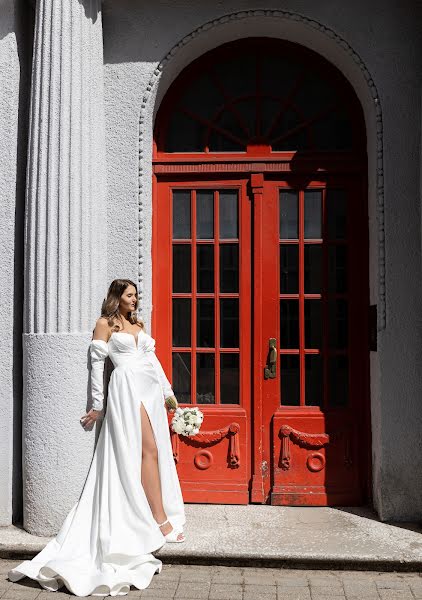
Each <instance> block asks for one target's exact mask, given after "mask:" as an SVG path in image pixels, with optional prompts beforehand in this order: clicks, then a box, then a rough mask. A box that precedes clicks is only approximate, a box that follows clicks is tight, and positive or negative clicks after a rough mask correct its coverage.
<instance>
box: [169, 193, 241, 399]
mask: <svg viewBox="0 0 422 600" xmlns="http://www.w3.org/2000/svg"><path fill="white" fill-rule="evenodd" d="M172 194H173V195H172V199H173V203H172V215H173V265H172V267H173V293H172V327H173V379H174V381H175V382H176V383H175V385H177V386H179V387H178V388H177V389H178V393H179V395H180V401H181V402H186V403H198V404H239V403H240V294H239V288H240V277H241V273H240V272H239V255H240V242H241V240H240V239H239V237H238V236H239V191H238V189H233V188H227V189H214V188H203V189H201V188H199V189H191V190H186V189H183V190H182V189H174V190H173V192H172ZM182 240H183V242H182ZM217 267H218V271H217ZM226 348H227V349H230V352H227V351H224V352H222V351H221V350H223V349H226ZM174 391H175V393H176V389H175V390H174ZM182 397H183V400H182V399H181V398H182Z"/></svg>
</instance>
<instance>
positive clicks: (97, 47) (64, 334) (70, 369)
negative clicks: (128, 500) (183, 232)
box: [23, 0, 107, 535]
mask: <svg viewBox="0 0 422 600" xmlns="http://www.w3.org/2000/svg"><path fill="white" fill-rule="evenodd" d="M103 95H104V94H103V42H102V23H101V2H100V0H37V4H36V22H35V36H34V56H33V70H32V82H31V108H30V123H29V146H28V171H27V189H26V208H25V290H24V296H25V305H24V334H23V354H24V356H23V362H24V373H23V378H24V402H23V455H24V463H23V494H24V527H25V529H27V530H28V531H30V532H31V533H35V534H43V535H53V534H55V533H56V532H57V530H58V529H59V527H60V525H61V524H62V521H63V519H64V517H65V516H66V514H67V512H68V510H69V509H70V508H71V506H72V505H73V503H74V502H75V501H76V500H77V499H78V497H79V494H80V492H81V490H82V487H83V483H84V481H85V477H86V474H87V471H88V468H89V464H90V461H91V458H92V451H93V445H94V443H95V439H94V437H95V431H94V430H93V431H91V432H86V431H85V430H84V429H83V428H82V426H81V425H80V423H79V419H80V417H81V416H82V415H83V414H84V412H85V410H86V408H87V388H88V372H87V369H86V365H87V356H88V354H87V351H88V345H89V341H90V339H91V333H92V329H93V327H94V325H95V320H96V318H97V317H98V316H99V315H100V309H101V302H102V300H103V298H104V296H105V293H106V257H107V245H106V244H107V237H106V195H105V139H104V137H105V136H104V106H103Z"/></svg>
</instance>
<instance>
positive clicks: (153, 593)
mask: <svg viewBox="0 0 422 600" xmlns="http://www.w3.org/2000/svg"><path fill="white" fill-rule="evenodd" d="M174 594H175V592H174V590H172V589H170V590H166V589H165V588H164V589H159V590H157V589H155V588H151V587H150V586H148V587H147V588H145V589H144V590H142V593H141V596H140V597H141V598H150V599H151V600H157V596H160V598H166V599H167V600H168V599H169V598H174Z"/></svg>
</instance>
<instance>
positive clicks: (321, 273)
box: [153, 38, 369, 505]
mask: <svg viewBox="0 0 422 600" xmlns="http://www.w3.org/2000/svg"><path fill="white" fill-rule="evenodd" d="M366 164H367V160H366V140H365V127H364V119H363V114H362V110H361V107H360V104H359V102H358V100H357V98H356V95H355V93H354V91H353V89H352V87H351V86H350V85H349V84H348V82H347V81H346V79H345V78H344V77H343V76H342V75H341V73H340V72H339V71H338V70H337V69H335V68H334V67H333V66H332V65H331V64H330V63H329V62H327V61H326V60H325V59H323V58H322V57H321V56H319V55H317V54H316V53H314V52H312V51H310V50H308V49H306V48H304V47H302V46H300V45H297V44H293V43H291V42H285V41H279V40H273V39H267V38H265V39H256V38H247V39H244V40H240V41H236V42H231V43H228V44H224V45H223V46H220V47H219V48H217V49H215V50H212V51H210V52H208V53H206V54H205V55H203V56H202V57H200V58H199V59H197V60H195V61H194V62H193V63H192V64H191V65H189V66H188V67H187V68H186V69H185V70H184V71H183V72H182V73H181V74H180V75H179V77H178V78H177V79H176V81H175V82H174V83H173V84H172V86H171V87H170V89H169V90H168V92H167V94H166V96H165V98H164V100H163V102H162V104H161V106H160V109H159V111H158V113H157V119H156V127H155V135H154V157H153V170H154V199H153V306H154V310H153V321H154V331H155V332H156V334H155V335H156V337H157V338H159V343H160V347H161V348H163V347H168V348H169V351H168V356H167V357H164V356H163V363H164V364H165V367H166V370H167V372H168V373H169V375H170V374H171V377H172V383H173V388H174V390H175V393H176V395H177V397H178V399H179V402H180V404H182V405H185V404H198V405H199V406H200V408H201V410H203V412H204V414H205V421H204V424H203V428H202V431H201V432H200V434H199V436H197V438H196V439H192V440H191V439H185V438H183V439H179V438H178V437H177V436H172V440H173V446H174V454H175V460H176V461H177V462H178V470H179V476H180V479H181V483H182V488H183V494H184V498H185V500H186V501H187V502H219V503H220V502H221V503H248V502H259V503H266V502H268V503H272V504H294V505H326V504H329V505H333V504H337V505H347V504H359V503H362V502H363V501H364V500H365V499H366V497H367V490H368V488H369V486H368V470H369V458H368V456H369V348H368V304H369V291H368V288H369V286H368V219H367V199H366V187H367V186H366V169H367V167H366Z"/></svg>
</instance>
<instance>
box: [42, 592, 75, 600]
mask: <svg viewBox="0 0 422 600" xmlns="http://www.w3.org/2000/svg"><path fill="white" fill-rule="evenodd" d="M70 596H74V594H71V593H70V592H68V591H65V592H59V591H58V592H54V598H57V600H68V599H69V598H70ZM37 600H51V592H48V591H47V590H41V592H40V593H39V595H38V596H37Z"/></svg>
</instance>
